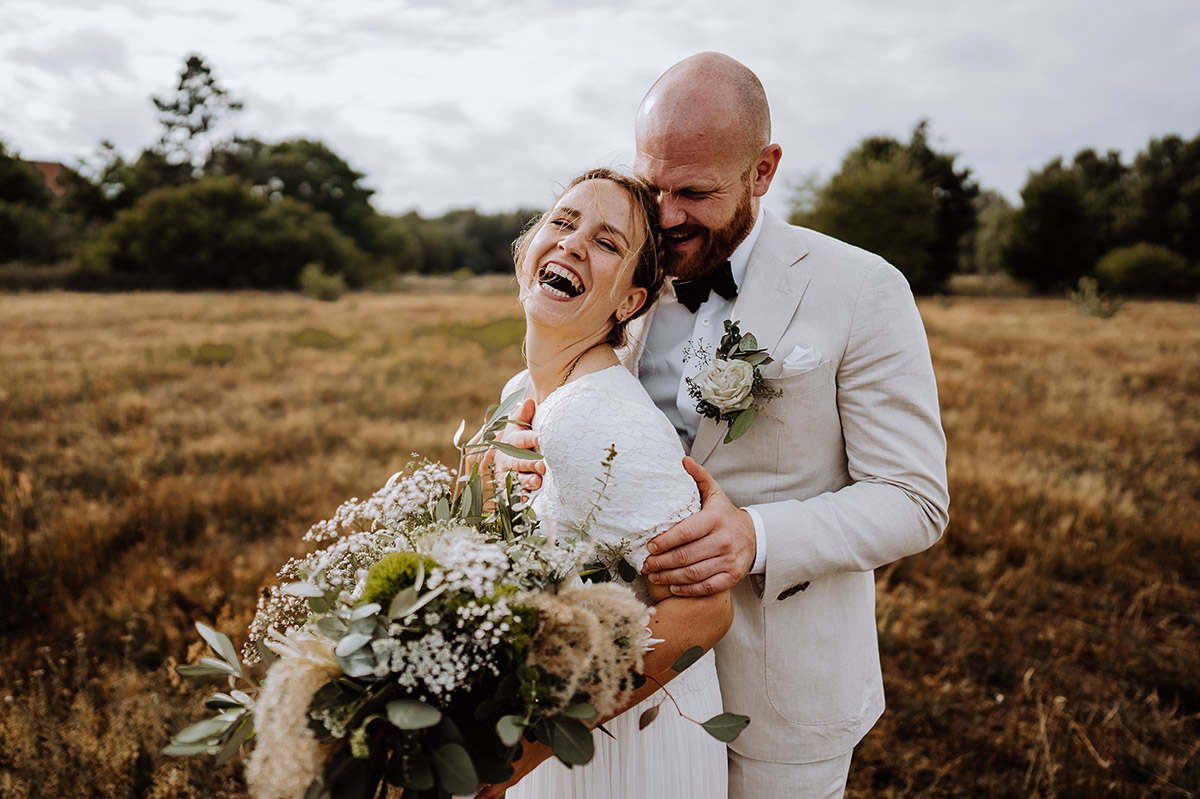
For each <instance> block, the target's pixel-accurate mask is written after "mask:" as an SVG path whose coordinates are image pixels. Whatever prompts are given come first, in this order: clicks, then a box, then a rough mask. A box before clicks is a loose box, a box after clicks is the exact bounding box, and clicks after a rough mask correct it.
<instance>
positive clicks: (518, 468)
mask: <svg viewBox="0 0 1200 799" xmlns="http://www.w3.org/2000/svg"><path fill="white" fill-rule="evenodd" d="M536 410H537V403H535V402H534V401H533V400H532V399H527V400H525V402H523V403H522V404H521V408H520V410H518V411H517V412H516V413H515V414H513V415H512V417H510V421H509V423H508V426H507V427H505V428H504V430H503V431H502V432H501V433H500V435H498V436H497V437H496V438H497V439H499V440H500V441H502V442H503V443H505V444H509V445H511V446H514V447H517V448H518V449H531V450H534V451H535V452H536V451H537V448H538V439H537V434H536V433H534V432H533V431H532V430H531V429H530V425H532V424H533V414H534V411H536ZM492 468H493V469H494V470H495V473H496V476H497V477H498V478H501V479H503V475H504V473H505V472H512V473H513V474H514V475H515V476H516V478H517V481H518V482H520V484H521V488H522V489H524V490H525V491H527V492H528V491H536V490H538V489H539V488H541V487H542V475H543V474H545V473H546V462H545V461H544V460H528V459H524V458H516V457H513V456H512V455H506V454H505V453H503V452H500V451H496V454H495V457H494V458H493V461H492Z"/></svg>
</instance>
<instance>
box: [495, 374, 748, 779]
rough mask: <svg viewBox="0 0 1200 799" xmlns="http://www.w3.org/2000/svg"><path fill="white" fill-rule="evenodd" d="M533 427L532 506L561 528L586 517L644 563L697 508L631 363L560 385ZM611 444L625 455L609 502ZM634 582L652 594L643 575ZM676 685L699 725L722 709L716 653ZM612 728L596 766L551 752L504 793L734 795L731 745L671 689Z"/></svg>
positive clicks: (591, 531)
mask: <svg viewBox="0 0 1200 799" xmlns="http://www.w3.org/2000/svg"><path fill="white" fill-rule="evenodd" d="M516 382H517V378H514V381H512V382H511V383H510V387H511V386H513V385H514V384H516ZM533 428H534V430H535V432H537V434H538V439H539V444H540V447H541V451H542V454H543V456H544V457H545V459H546V465H547V470H546V476H545V479H544V481H543V485H542V488H541V490H540V491H539V492H538V493H537V494H536V496H535V497H534V499H533V501H532V506H533V509H534V510H535V512H536V513H537V514H538V517H539V518H540V519H541V520H542V523H543V524H544V525H547V526H549V527H550V528H551V530H552V531H553V533H554V534H555V535H558V536H570V535H578V534H579V532H578V530H579V523H580V522H582V521H584V520H586V519H588V517H589V515H591V517H592V518H591V520H590V522H589V523H588V524H587V525H586V530H585V531H584V533H583V534H584V535H586V536H587V537H588V538H589V539H591V540H592V541H594V542H596V543H597V544H598V545H600V546H601V547H602V548H603V549H606V550H609V551H613V552H621V553H624V554H625V557H626V559H627V560H628V561H629V562H630V563H632V564H634V565H635V566H636V567H638V570H639V571H640V570H641V566H642V563H643V562H644V561H645V559H646V557H647V555H648V553H647V550H646V544H647V542H649V540H650V539H651V538H653V537H654V536H656V535H658V534H659V533H661V532H663V531H664V530H666V529H668V528H669V527H671V525H673V524H674V523H675V522H677V521H680V520H681V519H684V518H686V517H687V516H689V515H691V514H692V513H694V512H696V511H697V510H699V508H700V498H699V495H698V493H697V491H696V484H695V482H694V481H693V480H692V478H691V477H690V476H689V475H688V474H687V472H686V471H684V469H683V466H682V460H683V455H684V453H683V447H682V445H681V444H680V443H679V437H678V435H677V434H676V432H675V429H674V427H673V426H672V425H671V423H670V422H669V421H667V418H666V417H665V416H663V414H662V413H661V412H660V411H659V410H658V408H656V407H655V406H654V403H653V402H652V401H651V399H650V397H649V396H648V395H647V394H646V392H645V389H643V388H642V386H641V384H640V383H639V382H638V380H637V378H636V377H634V376H633V375H632V374H630V372H629V371H628V370H626V369H625V368H624V367H622V366H613V367H611V368H608V369H604V370H601V371H599V372H593V373H591V374H587V375H583V376H582V377H579V378H577V379H576V380H575V381H573V382H571V383H568V384H567V385H565V386H563V387H562V388H559V389H558V390H557V391H554V392H553V393H551V394H550V395H549V396H548V397H546V399H545V400H544V401H543V402H542V403H541V404H540V405H539V406H538V409H537V414H536V416H535V417H534V420H533ZM610 447H615V448H616V456H615V457H614V458H612V463H611V468H610V471H609V475H608V478H607V481H606V482H604V483H603V491H604V496H603V498H600V497H599V493H600V490H601V485H602V481H604V474H605V467H604V462H605V460H606V459H607V458H608V457H609V449H610ZM593 508H596V510H595V512H594V513H593ZM633 585H634V590H635V591H636V592H638V593H639V595H640V596H641V597H642V598H643V599H644V598H645V597H646V586H645V582H644V580H643V578H641V577H640V576H639V577H638V578H637V580H635V581H634V584H633ZM667 691H668V692H669V693H670V694H671V696H673V697H674V698H675V702H677V703H678V704H679V707H680V709H681V710H682V712H683V713H684V714H686V715H687V716H689V717H690V718H692V719H695V720H696V721H707V720H708V719H710V718H712V717H713V716H715V715H717V714H719V713H721V712H722V706H721V692H720V687H719V685H718V683H717V670H716V665H715V661H714V659H713V653H712V652H711V651H710V652H708V653H706V654H705V655H704V657H702V658H701V659H700V660H699V661H697V662H696V663H695V664H693V665H692V666H691V667H689V668H688V669H686V670H685V671H684V672H682V673H681V674H680V675H679V676H678V677H676V678H675V679H674V680H672V681H671V682H669V683H667ZM658 704H662V707H661V709H660V712H659V714H658V717H657V718H656V719H655V720H654V722H653V723H652V724H650V726H648V727H647V728H646V729H644V730H639V729H638V719H639V718H640V716H641V715H642V712H643V711H645V710H646V709H647V708H649V707H652V706H654V705H658ZM604 726H605V728H606V729H607V730H609V732H611V733H612V734H613V737H612V738H609V737H608V736H606V735H604V734H603V733H602V732H599V731H597V732H595V733H593V738H594V740H595V743H596V754H595V757H593V759H592V761H591V762H590V763H588V764H587V765H585V766H576V767H574V768H568V767H567V766H565V765H563V764H562V763H561V762H559V761H558V760H557V759H555V758H551V759H549V760H547V761H546V762H544V763H542V764H541V765H540V766H538V768H536V769H535V770H534V771H533V772H531V773H530V774H529V775H528V776H527V777H525V779H524V780H522V781H521V782H520V783H518V784H517V785H516V786H515V787H513V788H510V789H509V791H508V793H507V794H506V799H727V797H728V789H727V767H726V754H725V744H723V743H721V742H720V741H717V740H716V739H715V738H713V737H711V736H710V735H709V734H708V733H707V732H705V731H704V729H703V728H701V727H700V726H699V724H695V723H693V722H691V721H688V720H686V719H684V718H681V717H680V715H679V713H678V712H676V710H675V705H674V704H673V703H672V702H671V700H670V699H668V698H667V697H666V695H665V694H664V693H663V692H662V691H658V692H656V693H655V694H654V695H652V696H651V697H650V698H648V699H646V700H645V701H643V702H642V703H641V704H639V705H637V706H636V707H634V708H633V709H632V710H629V711H627V712H626V713H624V714H622V715H620V716H618V717H617V718H615V719H613V720H611V721H609V722H607V723H606V724H605V725H604Z"/></svg>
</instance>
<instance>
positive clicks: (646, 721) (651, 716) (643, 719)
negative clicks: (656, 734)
mask: <svg viewBox="0 0 1200 799" xmlns="http://www.w3.org/2000/svg"><path fill="white" fill-rule="evenodd" d="M660 709H662V705H654V706H653V707H648V708H646V709H645V710H644V711H643V712H642V715H641V716H639V717H638V729H639V730H644V729H646V728H647V727H649V726H650V722H652V721H654V720H655V719H656V718H658V711H659V710H660Z"/></svg>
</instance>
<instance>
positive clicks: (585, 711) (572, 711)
mask: <svg viewBox="0 0 1200 799" xmlns="http://www.w3.org/2000/svg"><path fill="white" fill-rule="evenodd" d="M562 715H564V716H566V717H567V718H569V719H594V718H596V708H594V707H593V706H592V705H591V704H589V703H587V702H580V703H578V704H575V705H571V706H570V707H564V708H563V709H562Z"/></svg>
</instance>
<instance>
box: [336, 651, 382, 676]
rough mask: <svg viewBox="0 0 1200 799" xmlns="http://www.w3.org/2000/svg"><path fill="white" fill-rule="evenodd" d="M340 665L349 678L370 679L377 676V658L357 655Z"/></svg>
mask: <svg viewBox="0 0 1200 799" xmlns="http://www.w3.org/2000/svg"><path fill="white" fill-rule="evenodd" d="M340 665H341V667H342V671H343V672H345V673H346V676H347V677H370V676H372V675H373V674H375V658H373V657H371V656H369V655H355V656H354V657H351V658H348V659H346V660H343V661H341V662H340Z"/></svg>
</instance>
